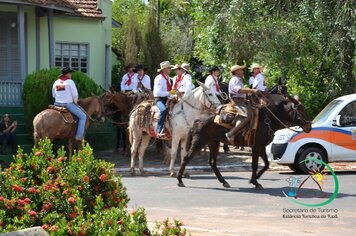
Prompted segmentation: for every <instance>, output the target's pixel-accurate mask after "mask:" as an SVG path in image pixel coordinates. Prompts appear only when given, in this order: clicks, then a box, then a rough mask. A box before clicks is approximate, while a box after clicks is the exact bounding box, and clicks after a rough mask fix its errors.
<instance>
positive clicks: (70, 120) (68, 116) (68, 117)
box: [48, 105, 78, 124]
mask: <svg viewBox="0 0 356 236" xmlns="http://www.w3.org/2000/svg"><path fill="white" fill-rule="evenodd" d="M48 108H49V109H52V110H55V111H58V112H59V113H60V114H61V115H62V118H63V120H64V123H66V124H75V123H77V120H78V118H77V117H75V116H73V115H72V113H70V112H69V110H68V109H67V108H66V107H60V106H55V105H49V106H48Z"/></svg>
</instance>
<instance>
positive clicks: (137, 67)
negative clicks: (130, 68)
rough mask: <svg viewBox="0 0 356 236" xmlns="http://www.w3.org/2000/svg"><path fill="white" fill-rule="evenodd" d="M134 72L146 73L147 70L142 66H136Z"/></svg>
mask: <svg viewBox="0 0 356 236" xmlns="http://www.w3.org/2000/svg"><path fill="white" fill-rule="evenodd" d="M135 70H136V71H139V70H144V71H147V68H146V67H144V66H143V65H142V64H138V65H137V66H136V68H135Z"/></svg>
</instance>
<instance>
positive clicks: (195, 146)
mask: <svg viewBox="0 0 356 236" xmlns="http://www.w3.org/2000/svg"><path fill="white" fill-rule="evenodd" d="M199 141H200V140H199V139H198V140H194V139H193V140H192V144H191V147H190V148H189V150H188V152H187V155H185V156H184V159H183V162H182V164H181V165H180V169H179V172H178V175H177V179H178V186H179V187H185V185H184V183H183V181H182V176H183V173H184V171H185V167H186V166H187V165H188V163H189V162H190V161H191V160H192V159H193V157H194V156H195V155H196V154H197V153H199V151H200V150H201V149H202V148H203V147H204V146H205V143H204V144H202V143H199Z"/></svg>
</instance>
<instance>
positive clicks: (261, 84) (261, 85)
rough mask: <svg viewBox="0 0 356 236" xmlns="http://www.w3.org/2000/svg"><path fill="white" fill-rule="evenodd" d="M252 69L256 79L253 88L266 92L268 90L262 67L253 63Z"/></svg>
mask: <svg viewBox="0 0 356 236" xmlns="http://www.w3.org/2000/svg"><path fill="white" fill-rule="evenodd" d="M250 69H251V70H252V73H253V77H254V79H253V84H252V88H253V89H258V90H260V91H262V92H264V91H265V90H266V86H265V77H264V76H263V74H262V66H260V65H259V64H256V63H253V64H252V66H251V67H250Z"/></svg>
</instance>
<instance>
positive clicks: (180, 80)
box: [172, 63, 194, 95]
mask: <svg viewBox="0 0 356 236" xmlns="http://www.w3.org/2000/svg"><path fill="white" fill-rule="evenodd" d="M172 69H173V70H174V71H175V73H176V74H177V75H176V76H175V77H174V78H173V89H174V90H176V91H177V92H178V94H181V95H187V94H189V93H190V92H191V91H192V89H194V85H193V82H192V76H191V75H190V71H189V64H188V63H183V64H182V65H181V66H180V65H178V64H176V65H175V66H174V67H173V68H172Z"/></svg>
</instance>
